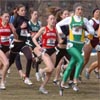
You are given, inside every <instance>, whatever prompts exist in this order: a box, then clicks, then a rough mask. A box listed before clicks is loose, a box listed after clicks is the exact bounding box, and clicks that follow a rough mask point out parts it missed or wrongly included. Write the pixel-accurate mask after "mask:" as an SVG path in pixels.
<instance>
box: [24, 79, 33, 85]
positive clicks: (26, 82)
mask: <svg viewBox="0 0 100 100" xmlns="http://www.w3.org/2000/svg"><path fill="white" fill-rule="evenodd" d="M24 83H25V84H27V85H32V84H33V83H32V82H31V80H30V79H29V78H25V80H24Z"/></svg>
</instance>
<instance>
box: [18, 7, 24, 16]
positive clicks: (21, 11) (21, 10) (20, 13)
mask: <svg viewBox="0 0 100 100" xmlns="http://www.w3.org/2000/svg"><path fill="white" fill-rule="evenodd" d="M17 13H18V14H19V15H20V16H25V14H26V9H25V7H21V8H19V10H18V11H17Z"/></svg>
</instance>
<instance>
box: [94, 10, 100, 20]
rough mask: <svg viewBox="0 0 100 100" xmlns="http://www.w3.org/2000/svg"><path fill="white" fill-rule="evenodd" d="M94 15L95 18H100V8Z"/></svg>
mask: <svg viewBox="0 0 100 100" xmlns="http://www.w3.org/2000/svg"><path fill="white" fill-rule="evenodd" d="M94 17H95V18H100V10H96V11H95V12H94Z"/></svg>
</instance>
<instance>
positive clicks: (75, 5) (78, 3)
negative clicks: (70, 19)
mask: <svg viewBox="0 0 100 100" xmlns="http://www.w3.org/2000/svg"><path fill="white" fill-rule="evenodd" d="M79 6H81V7H83V6H82V4H81V3H80V2H77V3H75V4H74V5H73V10H74V11H75V9H76V8H77V7H79Z"/></svg>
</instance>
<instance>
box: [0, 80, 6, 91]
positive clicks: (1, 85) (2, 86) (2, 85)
mask: <svg viewBox="0 0 100 100" xmlns="http://www.w3.org/2000/svg"><path fill="white" fill-rule="evenodd" d="M0 89H1V90H5V89H6V87H5V83H3V82H1V83H0Z"/></svg>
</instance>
